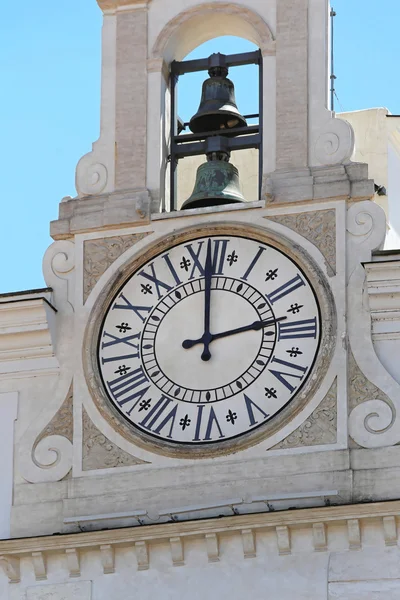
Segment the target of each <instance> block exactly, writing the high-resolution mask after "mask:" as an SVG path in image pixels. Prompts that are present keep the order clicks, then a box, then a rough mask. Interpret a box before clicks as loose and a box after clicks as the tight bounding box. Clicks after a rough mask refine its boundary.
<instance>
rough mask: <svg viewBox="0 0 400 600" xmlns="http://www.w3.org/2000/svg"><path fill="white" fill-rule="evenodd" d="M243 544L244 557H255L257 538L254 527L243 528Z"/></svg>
mask: <svg viewBox="0 0 400 600" xmlns="http://www.w3.org/2000/svg"><path fill="white" fill-rule="evenodd" d="M242 544H243V556H244V558H255V557H256V556H257V553H256V538H255V535H254V531H253V530H252V529H243V531H242Z"/></svg>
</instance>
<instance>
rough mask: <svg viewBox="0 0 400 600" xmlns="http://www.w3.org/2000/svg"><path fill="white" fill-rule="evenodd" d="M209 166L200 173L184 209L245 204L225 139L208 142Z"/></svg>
mask: <svg viewBox="0 0 400 600" xmlns="http://www.w3.org/2000/svg"><path fill="white" fill-rule="evenodd" d="M206 144H207V148H206V155H207V162H205V163H203V164H202V165H200V167H199V168H198V169H197V175H196V183H195V186H194V190H193V193H192V195H191V196H190V198H188V199H187V200H186V201H185V202H184V203H183V205H182V209H183V210H185V209H190V208H203V207H206V206H219V205H223V204H233V203H236V202H245V198H244V197H243V194H242V193H241V191H240V185H239V171H238V170H237V168H236V167H235V166H234V165H231V164H230V163H229V158H230V152H229V150H228V142H227V140H226V138H223V137H222V136H213V137H210V138H208V139H207V142H206Z"/></svg>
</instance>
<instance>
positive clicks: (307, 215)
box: [268, 209, 336, 277]
mask: <svg viewBox="0 0 400 600" xmlns="http://www.w3.org/2000/svg"><path fill="white" fill-rule="evenodd" d="M268 219H269V220H270V221H275V222H276V223H280V224H281V225H284V226H285V227H288V228H289V229H292V230H293V231H296V232H297V233H299V234H300V235H301V236H303V237H304V238H306V240H308V241H309V242H311V243H312V244H314V246H316V247H317V248H318V249H319V250H320V252H321V253H322V254H323V256H324V257H325V260H326V265H327V271H328V275H329V276H331V277H332V276H333V275H335V274H336V213H335V210H334V209H329V210H317V211H313V212H304V213H297V214H291V215H275V216H271V217H268Z"/></svg>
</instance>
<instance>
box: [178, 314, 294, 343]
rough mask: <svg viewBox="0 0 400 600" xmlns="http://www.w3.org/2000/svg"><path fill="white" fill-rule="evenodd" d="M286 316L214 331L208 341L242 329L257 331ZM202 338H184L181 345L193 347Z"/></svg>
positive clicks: (227, 335)
mask: <svg viewBox="0 0 400 600" xmlns="http://www.w3.org/2000/svg"><path fill="white" fill-rule="evenodd" d="M285 319H287V317H279V318H278V319H266V320H265V321H254V323H251V324H250V325H245V326H244V327H237V328H236V329H229V330H228V331H222V332H221V333H215V334H211V335H210V343H211V342H212V341H214V340H218V339H220V338H224V337H229V336H231V335H236V334H237V333H242V332H244V331H259V330H260V329H264V327H269V326H270V325H274V324H275V323H278V322H279V321H284V320H285ZM202 343H203V338H200V339H198V340H185V341H184V342H183V343H182V346H183V347H184V348H185V349H186V350H188V349H189V348H193V346H196V344H202Z"/></svg>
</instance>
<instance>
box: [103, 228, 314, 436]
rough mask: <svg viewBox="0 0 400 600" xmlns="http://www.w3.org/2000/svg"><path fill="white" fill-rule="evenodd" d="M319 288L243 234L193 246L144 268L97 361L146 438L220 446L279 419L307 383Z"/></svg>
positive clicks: (116, 303)
mask: <svg viewBox="0 0 400 600" xmlns="http://www.w3.org/2000/svg"><path fill="white" fill-rule="evenodd" d="M320 337H321V319H320V310H319V307H318V303H317V299H316V295H315V293H314V291H313V289H312V287H311V285H310V282H309V281H308V279H307V277H306V275H305V274H304V272H303V271H302V270H301V269H300V268H299V266H298V265H296V263H295V262H293V260H292V259H290V258H289V257H288V256H286V255H285V254H284V253H283V252H282V251H280V250H278V249H276V248H274V247H273V246H270V245H268V244H266V243H263V242H260V241H259V240H255V239H251V238H248V237H239V236H237V235H235V236H228V235H219V236H218V235H212V236H206V237H201V238H198V239H194V240H190V241H186V242H183V243H180V244H178V245H175V246H173V247H171V248H170V249H168V250H167V251H163V252H161V253H160V254H159V255H158V256H156V257H154V258H152V259H151V260H150V261H149V262H147V263H146V264H144V265H143V266H141V267H140V268H139V269H138V270H137V271H136V272H135V273H134V274H133V275H132V276H131V277H130V278H129V279H128V281H127V282H126V283H125V284H124V285H123V287H122V288H121V289H120V290H119V291H118V293H117V294H116V295H115V297H114V299H113V301H112V302H111V304H110V306H109V308H108V310H107V312H106V315H105V318H104V321H103V325H102V327H101V329H100V336H99V340H98V366H99V370H100V373H101V376H102V380H103V385H104V389H105V391H106V394H107V397H108V399H109V401H110V402H111V403H112V404H113V405H114V407H115V408H116V409H117V410H118V411H119V413H120V414H121V415H123V417H124V418H125V419H126V420H127V421H129V423H130V424H131V425H132V426H133V427H134V428H136V429H138V430H140V432H141V434H142V437H143V434H144V435H145V436H153V439H154V437H155V438H158V439H159V440H164V441H165V442H167V443H171V442H174V443H176V444H186V445H192V446H193V445H197V446H199V445H202V444H212V443H220V442H224V441H226V440H229V439H232V438H236V437H238V436H241V435H245V434H247V433H250V432H252V431H253V430H254V429H256V428H258V427H260V426H262V425H263V424H265V423H266V422H267V421H269V420H271V419H273V417H274V416H275V415H277V414H278V413H279V412H280V411H281V410H282V409H283V408H284V407H285V406H286V405H287V404H288V403H290V402H291V400H293V398H294V397H295V396H296V395H297V394H298V393H299V390H300V389H301V387H302V386H303V385H304V383H305V381H306V380H307V378H308V376H309V374H310V371H311V369H312V367H313V364H314V361H315V358H316V355H317V352H318V347H319V341H320Z"/></svg>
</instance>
